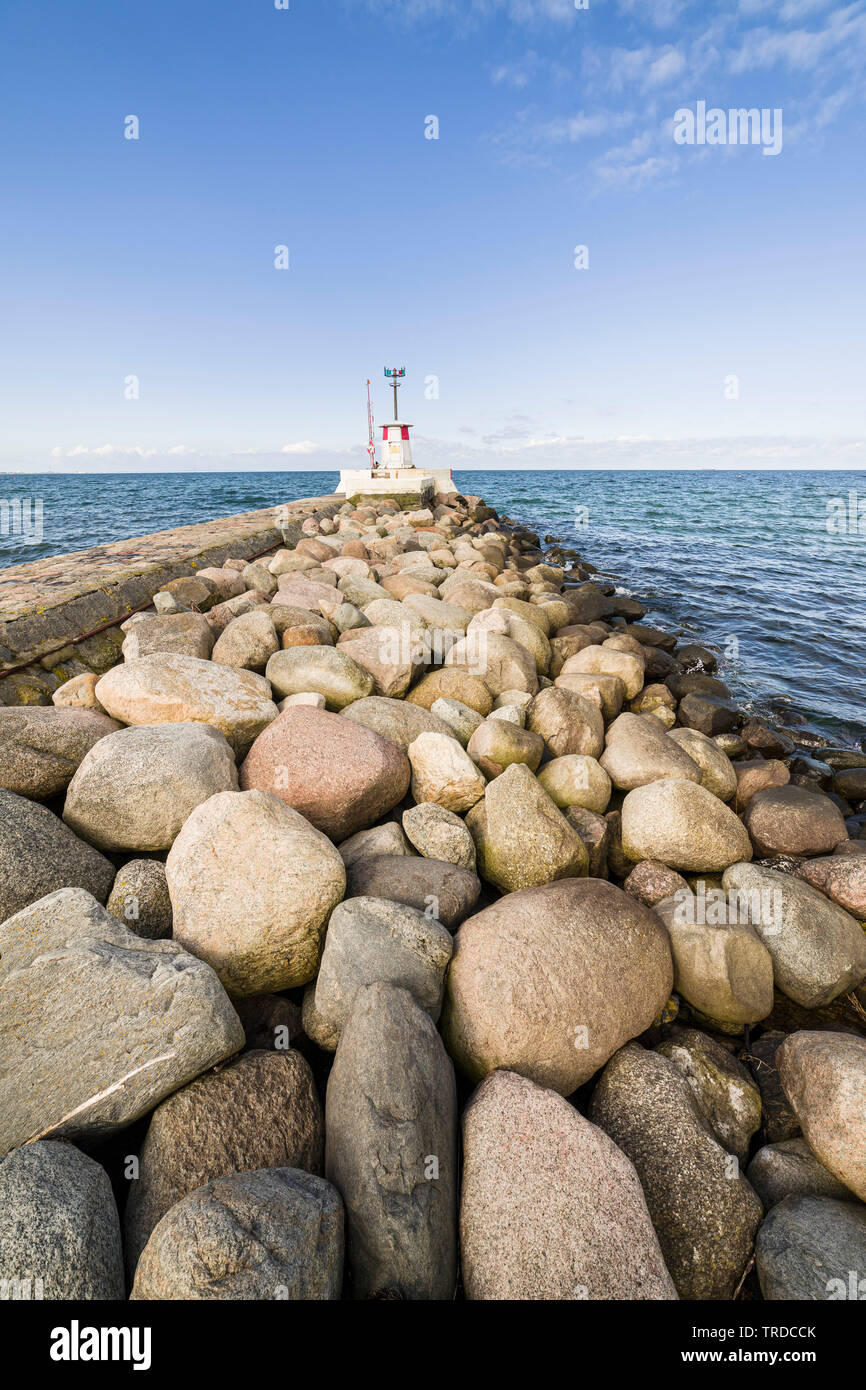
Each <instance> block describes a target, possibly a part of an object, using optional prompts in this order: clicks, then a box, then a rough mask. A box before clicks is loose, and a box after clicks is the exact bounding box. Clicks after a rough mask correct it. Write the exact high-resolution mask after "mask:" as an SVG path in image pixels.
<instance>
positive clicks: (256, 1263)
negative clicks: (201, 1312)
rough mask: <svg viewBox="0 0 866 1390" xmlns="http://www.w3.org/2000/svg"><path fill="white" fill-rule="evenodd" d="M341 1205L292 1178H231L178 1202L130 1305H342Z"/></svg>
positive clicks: (303, 1179)
mask: <svg viewBox="0 0 866 1390" xmlns="http://www.w3.org/2000/svg"><path fill="white" fill-rule="evenodd" d="M342 1283H343V1204H342V1202H341V1201H340V1198H339V1196H338V1194H337V1193H336V1192H335V1191H334V1189H333V1187H332V1186H331V1184H330V1183H328V1182H325V1180H324V1178H319V1177H316V1176H314V1175H313V1174H312V1173H304V1172H301V1170H300V1169H298V1168H267V1169H264V1170H262V1171H259V1172H256V1173H231V1174H229V1176H228V1177H224V1178H215V1179H214V1180H213V1181H212V1182H208V1183H205V1185H204V1186H203V1187H199V1188H197V1189H196V1191H195V1192H191V1193H190V1194H189V1196H188V1197H184V1198H182V1200H181V1201H179V1202H177V1203H176V1204H175V1206H173V1207H172V1208H171V1209H170V1210H169V1211H168V1212H166V1214H165V1216H164V1217H163V1218H162V1220H161V1221H160V1222H159V1224H158V1225H157V1227H156V1229H155V1230H154V1232H153V1235H152V1236H151V1237H150V1240H149V1241H148V1243H147V1245H146V1246H145V1249H144V1253H143V1254H142V1257H141V1259H140V1260H139V1263H138V1270H137V1272H136V1276H135V1284H134V1286H133V1290H132V1294H131V1298H132V1299H133V1300H135V1301H145V1300H156V1301H162V1300H164V1299H179V1300H184V1301H187V1300H190V1301H198V1302H201V1301H204V1300H214V1299H219V1300H222V1299H225V1300H231V1301H235V1300H253V1299H255V1300H260V1299H267V1300H269V1301H270V1300H273V1299H278V1300H282V1299H286V1300H289V1301H291V1302H310V1301H314V1300H318V1299H323V1300H325V1301H333V1300H336V1299H339V1297H340V1291H341V1288H342Z"/></svg>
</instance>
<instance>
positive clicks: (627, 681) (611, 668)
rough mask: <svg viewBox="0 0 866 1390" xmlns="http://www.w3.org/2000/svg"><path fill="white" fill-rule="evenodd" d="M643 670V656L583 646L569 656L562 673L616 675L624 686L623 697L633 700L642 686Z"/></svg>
mask: <svg viewBox="0 0 866 1390" xmlns="http://www.w3.org/2000/svg"><path fill="white" fill-rule="evenodd" d="M645 670H646V663H645V662H644V659H643V656H635V654H634V653H633V652H625V651H616V650H614V649H612V648H611V647H608V646H601V647H583V648H582V650H581V651H579V652H578V653H577V654H576V655H575V656H570V657H569V658H568V660H567V661H566V663H565V666H564V667H563V674H565V675H567V674H568V673H569V672H570V671H581V672H585V673H590V674H592V675H597V676H618V677H619V679H620V680H621V681H622V683H623V685H624V687H625V698H626V699H627V700H633V699H634V697H635V696H636V695H637V694H638V692H639V691H640V690H641V688H642V687H643V683H644V674H645Z"/></svg>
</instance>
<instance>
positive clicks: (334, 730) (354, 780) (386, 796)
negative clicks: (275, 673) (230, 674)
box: [240, 705, 411, 841]
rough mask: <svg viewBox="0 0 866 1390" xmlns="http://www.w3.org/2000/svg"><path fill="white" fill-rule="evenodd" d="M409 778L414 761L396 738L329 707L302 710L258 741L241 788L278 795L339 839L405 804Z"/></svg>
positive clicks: (285, 712) (293, 710)
mask: <svg viewBox="0 0 866 1390" xmlns="http://www.w3.org/2000/svg"><path fill="white" fill-rule="evenodd" d="M410 777H411V768H410V765H409V759H408V758H407V757H406V755H405V753H403V752H402V750H401V749H400V748H399V747H398V746H397V745H396V744H395V743H394V742H393V741H392V740H391V739H387V738H382V737H381V736H380V735H379V734H377V733H374V732H373V730H372V729H368V728H365V727H363V726H362V725H359V724H358V723H356V722H354V721H352V720H350V719H343V718H341V717H340V716H339V715H337V714H331V713H329V712H328V711H327V710H319V709H313V708H311V707H310V706H304V705H295V706H292V707H291V708H289V709H285V710H283V712H282V714H281V715H279V716H278V718H277V719H275V720H274V722H273V724H271V725H270V726H269V727H268V728H267V729H266V730H265V733H264V734H263V735H262V736H261V737H260V738H258V739H256V741H255V743H254V744H253V746H252V748H251V749H250V751H249V754H248V756H247V758H246V760H245V762H244V763H243V765H242V767H241V771H240V785H241V788H242V790H243V791H248V790H251V789H253V788H257V789H259V790H260V791H267V792H273V793H274V794H275V795H276V796H278V797H279V798H280V800H281V801H284V802H285V803H286V805H287V806H292V807H294V809H295V810H296V811H300V813H301V815H302V816H306V818H307V820H308V821H310V823H311V824H312V825H314V826H315V827H316V829H317V830H322V831H324V833H325V834H326V835H328V836H329V838H330V839H332V840H335V841H339V840H345V839H347V838H348V837H349V836H350V835H354V834H355V832H356V831H357V830H366V829H367V828H368V826H371V825H374V824H375V822H376V821H378V820H380V819H381V818H382V816H384V815H385V814H386V813H387V812H388V811H390V810H391V808H392V807H393V806H396V805H397V803H398V801H402V800H403V797H404V796H405V795H406V792H407V791H408V789H409V779H410Z"/></svg>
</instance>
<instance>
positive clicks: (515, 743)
mask: <svg viewBox="0 0 866 1390" xmlns="http://www.w3.org/2000/svg"><path fill="white" fill-rule="evenodd" d="M466 751H467V753H468V754H469V757H470V758H471V759H472V761H473V762H475V763H477V764H478V766H479V767H480V768H481V771H482V772H483V773H484V775H485V777H498V776H499V775H500V774H501V773H502V772H504V771H505V769H506V768H507V767H510V766H511V765H512V763H525V764H526V766H527V767H528V768H529V770H530V772H535V770H536V768H537V767H538V764H539V763H540V762H541V759H542V757H543V756H544V751H545V750H544V739H543V738H542V737H541V735H540V734H534V733H532V731H531V730H530V729H523V728H521V727H520V725H519V724H516V723H513V722H512V721H511V720H508V719H503V718H502V711H499V710H494V711H492V713H491V715H490V717H489V718H488V719H485V720H484V721H483V722H482V723H481V724H480V725H479V726H478V728H477V729H476V730H475V732H474V733H473V735H472V737H471V738H470V740H469V743H468V745H467V749H466Z"/></svg>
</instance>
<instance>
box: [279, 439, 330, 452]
mask: <svg viewBox="0 0 866 1390" xmlns="http://www.w3.org/2000/svg"><path fill="white" fill-rule="evenodd" d="M321 448H322V446H321V444H315V443H314V442H313V440H312V439H302V440H300V442H299V443H297V444H284V445H283V447H282V449H281V450H280V453H281V454H318V453H319V452H320V451H321Z"/></svg>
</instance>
